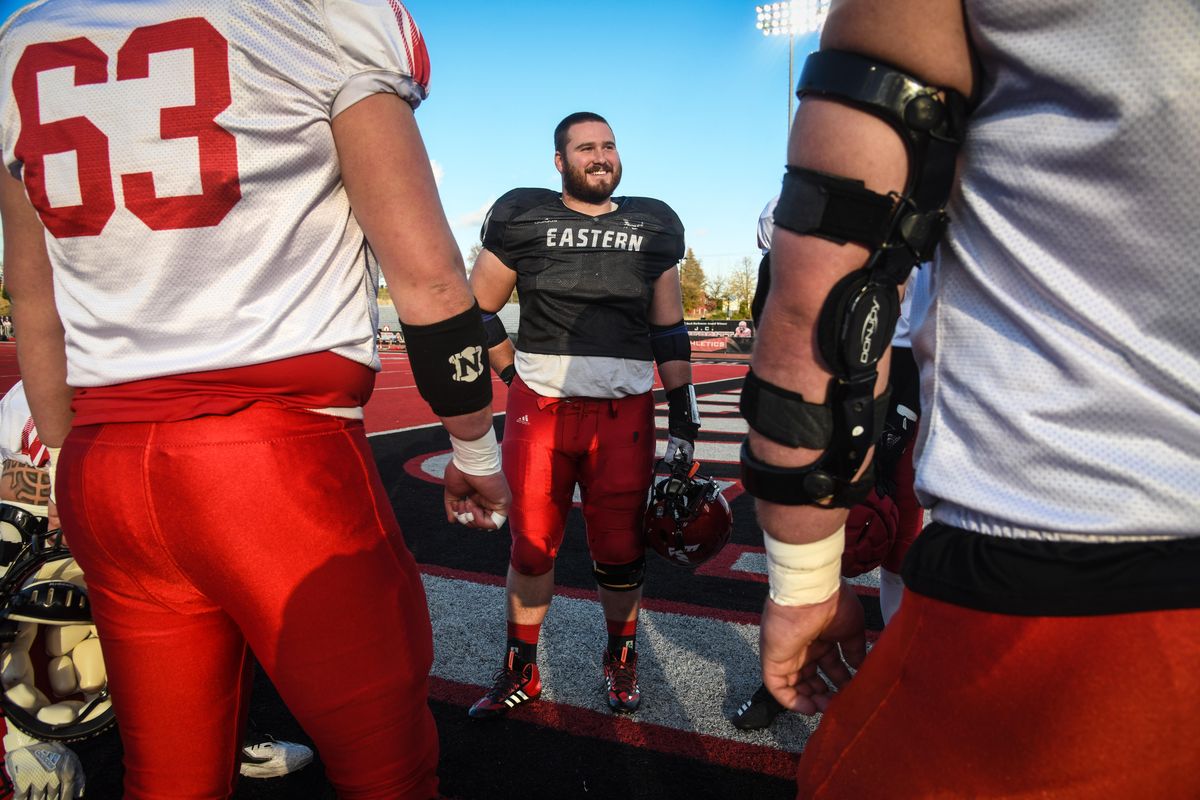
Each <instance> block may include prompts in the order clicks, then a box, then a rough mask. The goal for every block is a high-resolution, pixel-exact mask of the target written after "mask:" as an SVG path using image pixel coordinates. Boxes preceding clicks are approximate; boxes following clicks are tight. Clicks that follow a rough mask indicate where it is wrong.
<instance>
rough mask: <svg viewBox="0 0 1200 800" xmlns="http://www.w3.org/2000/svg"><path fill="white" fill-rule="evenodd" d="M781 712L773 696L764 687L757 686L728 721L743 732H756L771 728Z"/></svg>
mask: <svg viewBox="0 0 1200 800" xmlns="http://www.w3.org/2000/svg"><path fill="white" fill-rule="evenodd" d="M780 711H783V706H781V705H780V704H779V701H778V700H776V699H775V696H774V695H772V694H771V693H770V692H768V691H767V687H766V686H759V687H758V690H757V691H756V692H755V693H754V694H753V695H752V696H751V697H750V699H749V700H747V701H746V702H744V703H742V707H741V708H739V709H738V710H737V713H736V714H734V715H733V718H732V719H730V720H729V721H730V722H732V723H733V727H735V728H738V729H739V730H743V731H757V730H761V729H763V728H769V727H771V723H772V722H774V721H775V718H776V717H777V716H779V712H780Z"/></svg>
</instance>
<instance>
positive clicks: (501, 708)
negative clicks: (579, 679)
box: [467, 653, 542, 719]
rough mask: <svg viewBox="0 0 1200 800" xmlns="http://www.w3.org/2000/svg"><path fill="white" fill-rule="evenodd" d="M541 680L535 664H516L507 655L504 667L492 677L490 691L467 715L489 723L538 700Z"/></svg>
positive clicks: (510, 655) (540, 691)
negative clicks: (518, 707) (490, 719)
mask: <svg viewBox="0 0 1200 800" xmlns="http://www.w3.org/2000/svg"><path fill="white" fill-rule="evenodd" d="M541 693H542V680H541V676H539V675H538V668H537V664H519V663H517V662H516V660H515V659H514V658H513V655H512V654H511V653H510V654H509V655H508V657H507V658H506V659H505V660H504V666H502V667H501V668H500V669H499V670H497V671H496V674H495V675H493V676H492V688H491V689H489V690H488V693H487V694H485V695H484V696H483V697H481V698H479V699H478V700H477V701H475V705H473V706H471V708H470V709H469V710H468V711H467V714H468V715H470V716H471V717H472V718H473V719H489V718H492V717H498V716H500V715H502V714H504V713H506V712H507V711H508V710H509V709H510V708H513V707H514V706H518V705H520V704H521V703H527V702H529V701H530V700H536V699H538V696H539V695H540V694H541Z"/></svg>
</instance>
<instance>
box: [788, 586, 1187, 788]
mask: <svg viewBox="0 0 1200 800" xmlns="http://www.w3.org/2000/svg"><path fill="white" fill-rule="evenodd" d="M1198 631H1200V611H1197V610H1181V611H1147V612H1139V613H1129V614H1113V615H1106V616H1088V617H1078V616H1077V617H1032V616H1014V615H1002V614H993V613H987V612H983V611H974V610H971V609H967V608H963V607H961V606H957V605H952V604H950V603H945V602H942V601H939V600H934V599H931V598H929V597H927V596H925V595H921V594H918V593H916V592H912V591H909V590H907V589H906V590H905V592H904V599H903V601H902V602H901V604H900V610H899V612H898V613H897V614H896V616H895V617H894V618H893V619H892V621H891V622H890V623H889V624H888V626H887V628H886V629H885V630H884V632H883V634H882V635H881V636H880V639H879V642H878V643H877V644H876V645H875V647H874V649H872V651H871V653H870V655H868V656H867V660H866V663H865V664H864V665H863V668H862V670H860V671H859V673H858V674H857V675H856V676H855V677H854V679H853V680H852V681H851V682H850V685H849V686H848V687H847V688H846V690H845V691H843V692H842V693H840V694H839V695H838V696H837V697H836V698H835V699H834V700H833V702H832V703H831V704H830V706H829V709H828V710H827V711H826V713H825V715H824V717H823V718H822V720H821V724H820V726H819V727H818V728H817V731H816V733H815V734H814V735H813V737H812V738H811V739H810V740H809V743H808V746H807V748H806V749H805V751H804V755H803V756H802V758H801V759H800V768H799V785H798V791H797V794H796V797H797V800H809V799H810V798H823V799H828V798H838V800H843V799H844V800H862V799H863V798H871V797H887V798H896V800H908V799H910V798H914V799H915V798H960V797H977V798H1001V797H1003V798H1053V799H1054V800H1085V799H1086V800H1108V798H1122V800H1126V799H1128V800H1157V799H1158V798H1185V797H1186V798H1197V797H1200V749H1198V745H1197V742H1200V680H1198V679H1197V669H1198V667H1197V665H1200V636H1198V635H1197V632H1198Z"/></svg>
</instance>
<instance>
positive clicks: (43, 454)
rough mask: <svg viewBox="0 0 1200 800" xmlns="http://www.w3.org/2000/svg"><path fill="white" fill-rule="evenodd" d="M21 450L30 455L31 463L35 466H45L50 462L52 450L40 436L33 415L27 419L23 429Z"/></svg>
mask: <svg viewBox="0 0 1200 800" xmlns="http://www.w3.org/2000/svg"><path fill="white" fill-rule="evenodd" d="M21 452H22V453H24V454H25V455H27V456H29V463H30V464H33V466H35V467H44V466H46V465H47V464H49V463H50V451H49V450H47V449H46V445H44V444H42V440H41V439H39V438H38V433H37V428H36V427H35V426H34V424H33V417H30V418H29V419H27V420H25V427H24V428H22V429H21Z"/></svg>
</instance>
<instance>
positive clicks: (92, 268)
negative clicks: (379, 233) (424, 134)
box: [0, 0, 429, 386]
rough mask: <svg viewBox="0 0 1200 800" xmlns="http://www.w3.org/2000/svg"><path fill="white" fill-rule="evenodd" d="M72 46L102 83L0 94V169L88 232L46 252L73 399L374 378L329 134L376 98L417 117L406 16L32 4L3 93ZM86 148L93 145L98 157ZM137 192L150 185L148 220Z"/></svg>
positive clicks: (373, 278)
mask: <svg viewBox="0 0 1200 800" xmlns="http://www.w3.org/2000/svg"><path fill="white" fill-rule="evenodd" d="M79 38H82V39H83V40H85V41H86V45H83V46H82V47H84V48H86V51H87V52H88V53H90V54H91V57H92V58H93V60H96V61H98V63H99V64H101V67H100V70H101V71H100V74H99V75H98V76H95V75H93V76H92V77H91V79H90V80H87V81H81V80H80V75H81V74H82V73H83V72H84V70H82V69H79V68H77V65H76V64H75V62H74V61H70V59H68V62H69V63H68V64H67V65H66V66H64V67H61V68H45V69H42V70H40V71H38V72H36V73H35V75H36V77H35V79H34V81H33V82H30V81H27V82H26V83H27V84H28V86H30V87H34V88H27V89H24V90H21V91H18V90H14V91H13V92H8V91H5V92H4V93H2V94H0V124H2V125H3V132H2V135H3V139H2V148H3V150H2V152H3V159H4V164H5V167H6V168H7V169H8V170H9V171H10V172H11V173H12V174H14V175H16V176H18V177H20V176H22V175H26V177H27V178H28V176H27V173H29V172H30V169H29V168H30V166H31V165H34V169H33V171H34V172H36V171H37V166H36V161H37V158H36V157H34V156H38V157H41V158H42V161H43V163H44V167H43V168H42V173H43V174H44V178H43V179H42V183H43V184H44V191H45V197H46V203H47V204H48V205H49V206H50V207H52V208H53V209H55V213H58V214H59V215H60V216H63V217H65V218H68V219H71V220H75V219H85V220H88V221H89V224H91V225H92V226H93V227H95V226H96V220H100V221H101V222H102V226H101V227H100V229H99V230H98V231H88V232H87V235H74V234H72V233H71V232H67V233H66V234H65V235H64V234H63V233H62V232H61V231H58V232H56V231H55V230H50V231H49V232H48V235H47V244H48V246H49V251H50V255H51V260H52V262H53V264H54V277H55V292H56V300H57V304H58V308H59V312H60V315H61V316H62V318H63V322H64V325H65V327H66V331H67V356H68V380H69V382H70V383H71V384H72V385H74V386H100V385H109V384H114V383H121V382H125V381H130V380H135V379H141V378H149V377H157V376H163V375H171V374H181V373H189V372H196V371H201V370H208V369H219V368H229V367H238V366H245V365H250V364H257V363H263V362H267V361H274V360H277V359H282V358H287V357H291V356H297V355H303V354H307V353H313V352H322V351H332V352H334V353H337V354H339V355H342V356H345V357H346V358H349V359H352V360H354V361H356V362H359V363H362V364H367V365H370V366H372V367H374V368H375V369H378V367H379V362H378V358H377V356H376V354H375V350H374V341H375V337H374V333H375V324H376V317H377V314H378V311H377V306H376V303H375V291H376V285H377V281H378V274H377V272H376V270H375V268H374V266H373V264H372V263H369V262H372V261H373V259H367V258H366V253H365V245H364V240H363V235H362V232H361V230H360V228H359V226H358V224H357V223H356V221H355V219H354V216H353V214H352V213H351V211H350V207H349V204H348V202H347V199H346V195H345V191H344V189H343V187H342V184H341V178H340V172H339V168H338V161H337V153H336V151H335V149H334V144H333V138H332V134H331V127H330V122H331V120H332V118H333V117H334V116H335V114H336V113H337V112H340V111H342V110H344V109H345V108H347V107H349V106H350V105H352V104H353V103H354V102H356V101H357V100H360V99H362V98H363V97H366V96H367V95H369V94H371V93H373V92H380V91H392V92H395V93H397V94H399V95H400V96H401V97H403V98H404V99H405V100H407V101H408V102H409V103H410V104H411V105H413V106H414V107H415V106H416V105H417V104H418V103H419V102H420V101H421V100H422V99H423V98H424V97H425V94H426V88H427V84H428V75H429V64H428V58H427V55H426V52H425V47H424V44H423V42H422V40H421V36H420V34H419V32H418V31H417V29H416V27H415V25H414V24H413V22H412V19H411V18H410V17H409V16H408V14H407V12H406V11H405V10H404V8H403V7H402V6H401V5H400V4H399V3H398V2H396V0H354V1H353V2H351V1H350V0H324V2H321V0H289V2H270V3H263V2H234V1H233V0H163V1H162V2H155V3H138V2H97V0H44V1H43V2H41V3H35V4H31V5H30V6H29V7H27V8H26V9H24V10H23V11H21V12H18V13H17V14H16V15H15V16H14V17H13V18H12V20H10V22H9V24H8V25H7V26H6V28H5V29H3V30H2V31H0V80H2V81H3V85H4V86H6V87H8V86H13V85H14V84H13V79H14V73H15V72H16V71H17V69H18V66H19V65H20V64H21V63H22V59H23V58H24V57H29V58H32V55H31V54H36V53H38V52H40V51H39V50H38V49H37V48H38V45H39V44H40V43H54V42H63V41H64V40H70V39H79ZM214 42H215V44H214ZM60 49H61V48H60ZM139 49H140V50H141V51H143V55H142V56H141V60H142V61H144V62H145V66H144V67H142V68H141V69H140V72H139V67H138V61H139V58H138V57H137V52H136V51H138V50H139ZM147 50H148V51H149V54H148V55H145V51H147ZM77 51H78V48H77ZM131 51H132V52H131ZM226 59H227V66H226V64H225V63H224V60H226ZM25 63H26V65H27V66H28V64H29V63H30V62H29V61H26V62H25ZM80 84H81V85H80ZM226 86H227V89H226V88H225V87H226ZM223 91H227V93H228V102H227V103H225V105H224V107H222V103H223V101H222V100H221V94H222V92H223ZM194 105H195V106H199V107H200V108H198V109H197V110H195V111H182V112H179V111H172V110H171V109H177V108H181V107H182V108H186V107H189V106H194ZM31 107H32V108H33V111H32V112H31V111H30V108H31ZM214 107H215V108H217V109H219V111H218V112H213V111H212V110H211V109H212V108H214ZM204 109H208V110H204ZM23 110H24V118H23V117H22V111H23ZM172 114H174V115H175V119H174V121H172V119H171V115H172ZM72 117H83V118H85V119H86V122H87V124H89V125H90V126H92V128H93V129H94V131H95V132H94V133H93V132H92V130H91V129H87V130H84V132H83V133H78V132H77V131H78V130H79V129H78V128H75V129H74V130H75V131H76V132H75V133H72V134H70V135H68V136H67V139H68V145H67V146H66V147H63V146H58V147H57V148H55V147H50V146H47V145H45V141H46V140H47V139H49V138H52V137H51V136H50V135H49V134H48V133H47V132H46V130H47V127H46V126H50V127H49V130H51V131H53V130H54V129H55V124H56V123H58V122H59V121H61V120H66V119H69V118H72ZM31 121H32V126H31V124H30V122H31ZM38 124H40V125H41V126H42V128H41V129H40V130H39V129H37V128H36V127H35V126H37V125H38ZM172 126H174V128H173V127H172ZM59 127H60V128H61V127H62V126H61V123H60V124H59ZM23 137H24V138H23ZM96 142H100V143H101V144H103V145H105V147H103V148H99V149H100V151H103V152H101V154H100V157H97V155H96V153H97V148H96V147H95V145H96ZM231 143H232V145H233V147H232V148H231V147H230V144H231ZM89 148H90V149H89ZM55 150H57V151H58V152H55ZM31 152H33V153H34V156H31V155H30V153H31ZM231 152H235V155H233V156H232V158H231V157H230V153H231ZM43 153H44V156H43V155H42V154H43ZM105 161H107V163H104V162H105ZM26 162H29V163H26ZM139 174H141V175H143V176H144V175H146V174H149V175H150V176H151V178H152V181H153V183H152V184H151V187H152V188H151V189H150V190H149V192H150V194H149V199H148V200H147V190H146V189H145V188H141V189H139V188H138V186H137V185H136V183H135V182H136V181H137V180H139V179H138V178H137V177H136V176H137V175H139ZM131 176H135V177H134V178H133V179H132V180H131ZM141 180H144V178H142V179H141ZM89 182H90V183H89ZM29 185H30V181H29V180H28V179H27V180H26V186H27V188H28V187H29ZM85 186H90V188H89V189H87V190H86V191H85V189H84V187H85ZM96 186H99V187H101V188H100V189H96V188H95V187H96ZM109 186H111V189H110V191H111V197H112V199H111V201H110V202H111V212H110V216H108V218H107V219H104V218H103V213H104V202H103V195H104V193H105V191H106V188H105V187H109ZM230 192H233V193H234V194H233V195H232V196H233V201H232V202H231V201H230V200H229V199H228V198H229V196H230V195H229V193H230ZM237 192H240V199H239V198H238V197H237V194H236V193H237ZM32 196H33V193H32V192H31V197H32ZM97 197H100V198H101V199H100V201H97V200H96V198H97ZM166 197H170V198H175V199H176V200H175V202H177V203H179V204H180V209H181V211H180V214H179V217H180V219H176V218H173V217H170V214H169V211H168V209H167V207H168V206H170V205H171V203H170V201H161V200H157V199H156V198H166ZM139 203H140V204H141V205H140V206H139ZM35 204H36V203H35ZM73 207H74V208H73ZM139 208H140V210H141V213H138V210H139ZM147 209H149V211H148V212H147ZM156 215H157V216H156ZM189 215H191V216H189ZM148 217H149V218H152V220H154V227H152V225H151V223H150V222H147V218H148ZM164 219H165V220H166V222H165V223H164V221H163V220H164ZM43 220H44V221H45V220H46V215H45V214H43ZM201 226H203V227H201ZM47 227H48V228H52V227H53V226H51V224H50V223H47ZM155 228H158V229H155Z"/></svg>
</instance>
